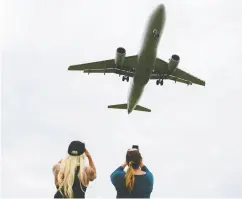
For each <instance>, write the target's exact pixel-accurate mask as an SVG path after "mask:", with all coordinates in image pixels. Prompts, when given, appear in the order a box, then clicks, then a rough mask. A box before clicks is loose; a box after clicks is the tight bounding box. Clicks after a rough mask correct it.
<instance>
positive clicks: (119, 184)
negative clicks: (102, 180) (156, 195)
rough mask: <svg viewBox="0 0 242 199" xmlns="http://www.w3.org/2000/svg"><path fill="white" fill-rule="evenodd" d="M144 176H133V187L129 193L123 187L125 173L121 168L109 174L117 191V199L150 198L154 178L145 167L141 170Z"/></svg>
mask: <svg viewBox="0 0 242 199" xmlns="http://www.w3.org/2000/svg"><path fill="white" fill-rule="evenodd" d="M141 170H142V171H145V172H146V174H144V175H135V180H134V187H133V190H132V191H131V193H129V190H128V188H127V187H126V186H125V171H124V168H123V167H122V166H120V167H118V168H117V169H116V170H115V171H114V172H113V173H112V174H111V181H112V183H113V185H114V186H115V188H116V190H117V196H116V197H117V198H150V194H151V192H152V190H153V183H154V178H153V175H152V173H151V172H150V171H149V169H148V168H147V167H146V166H143V167H142V168H141Z"/></svg>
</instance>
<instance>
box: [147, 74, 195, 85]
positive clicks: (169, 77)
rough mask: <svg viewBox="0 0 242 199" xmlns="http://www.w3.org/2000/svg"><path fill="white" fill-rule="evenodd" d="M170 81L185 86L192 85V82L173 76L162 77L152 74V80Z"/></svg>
mask: <svg viewBox="0 0 242 199" xmlns="http://www.w3.org/2000/svg"><path fill="white" fill-rule="evenodd" d="M161 78H162V79H169V80H173V81H174V82H180V83H184V84H187V85H192V82H191V81H188V80H185V79H181V78H178V77H174V76H172V75H163V76H160V75H158V74H152V75H151V77H150V79H154V80H157V79H161Z"/></svg>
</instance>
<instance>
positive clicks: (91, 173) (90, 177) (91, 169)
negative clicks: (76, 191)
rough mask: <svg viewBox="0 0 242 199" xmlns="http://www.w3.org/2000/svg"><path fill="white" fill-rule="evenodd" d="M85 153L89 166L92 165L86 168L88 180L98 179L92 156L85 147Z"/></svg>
mask: <svg viewBox="0 0 242 199" xmlns="http://www.w3.org/2000/svg"><path fill="white" fill-rule="evenodd" d="M85 154H86V156H87V159H88V162H89V166H90V167H89V168H86V174H87V178H88V179H87V180H88V181H93V180H94V179H96V176H97V171H96V167H95V164H94V162H93V159H92V156H91V154H90V153H89V151H88V150H87V149H85Z"/></svg>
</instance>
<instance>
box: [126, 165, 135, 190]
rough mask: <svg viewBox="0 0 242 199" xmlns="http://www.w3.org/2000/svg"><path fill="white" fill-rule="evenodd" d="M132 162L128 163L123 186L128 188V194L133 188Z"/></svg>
mask: <svg viewBox="0 0 242 199" xmlns="http://www.w3.org/2000/svg"><path fill="white" fill-rule="evenodd" d="M132 163H133V161H130V162H129V168H128V169H127V172H126V174H125V185H126V187H127V188H128V190H129V192H131V191H132V190H133V188H134V169H133V167H132Z"/></svg>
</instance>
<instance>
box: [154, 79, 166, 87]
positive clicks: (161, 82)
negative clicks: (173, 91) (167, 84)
mask: <svg viewBox="0 0 242 199" xmlns="http://www.w3.org/2000/svg"><path fill="white" fill-rule="evenodd" d="M159 84H160V85H161V86H163V84H164V81H163V79H162V80H159V79H158V80H156V85H159Z"/></svg>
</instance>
